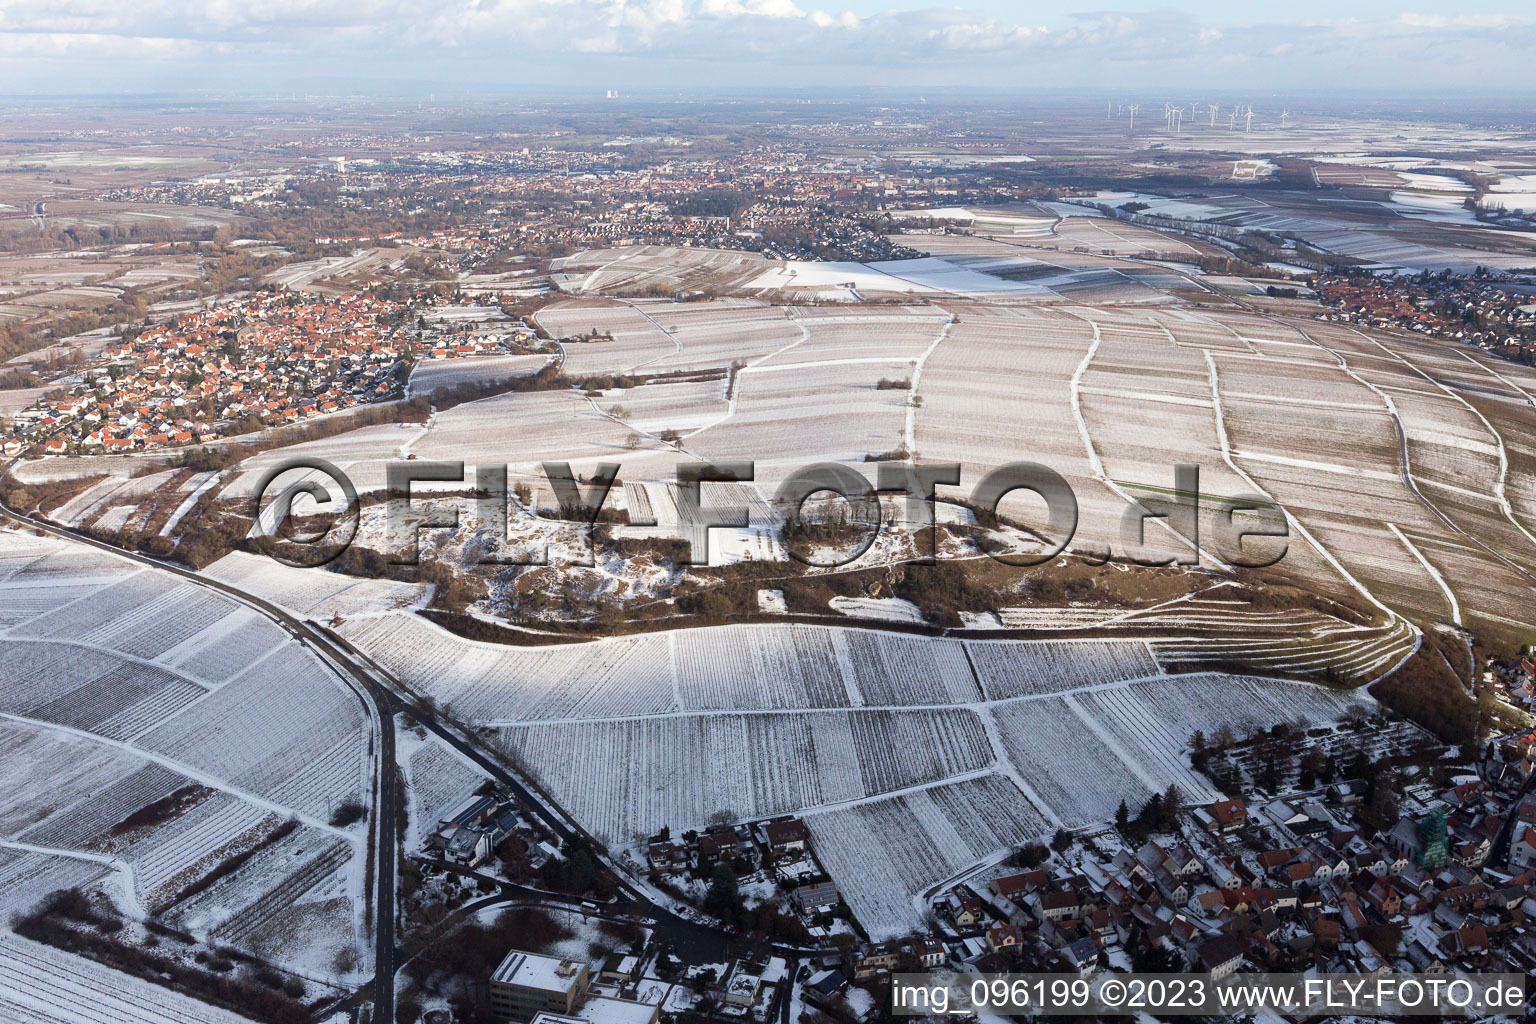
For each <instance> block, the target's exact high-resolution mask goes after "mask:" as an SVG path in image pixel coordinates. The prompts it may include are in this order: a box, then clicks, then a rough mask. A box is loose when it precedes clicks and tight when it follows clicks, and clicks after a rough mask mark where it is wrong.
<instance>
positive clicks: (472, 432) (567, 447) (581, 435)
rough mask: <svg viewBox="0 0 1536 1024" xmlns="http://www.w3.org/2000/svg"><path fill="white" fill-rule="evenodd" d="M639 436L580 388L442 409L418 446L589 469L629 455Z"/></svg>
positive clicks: (424, 452) (444, 454) (429, 455)
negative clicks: (633, 440)
mask: <svg viewBox="0 0 1536 1024" xmlns="http://www.w3.org/2000/svg"><path fill="white" fill-rule="evenodd" d="M567 372H574V371H571V370H570V369H569V368H568V369H567ZM610 372H611V371H610ZM633 436H634V434H633V431H631V430H630V429H629V428H628V427H626V426H624V425H623V424H622V423H620V422H618V421H616V420H613V419H611V418H609V417H608V416H605V415H603V413H601V412H600V411H598V410H597V409H595V408H593V406H592V405H591V404H589V403H588V402H587V400H586V399H585V398H583V397H582V396H581V395H580V394H577V393H574V392H569V391H536V392H522V393H517V392H514V393H511V394H505V395H497V396H495V397H493V398H487V399H484V400H482V401H479V402H469V403H466V404H464V405H460V406H456V407H454V408H452V409H449V410H448V411H447V412H444V413H441V414H439V416H438V417H437V424H436V425H435V426H434V427H433V428H432V430H431V431H430V432H429V433H428V434H427V435H426V436H425V437H423V438H422V439H421V440H420V441H419V442H417V444H416V446H415V447H414V448H413V449H412V451H413V452H414V453H415V454H416V455H417V456H418V457H419V458H422V459H427V460H434V459H435V460H442V461H453V462H464V463H467V464H468V465H472V466H476V465H507V464H510V465H516V466H520V467H535V468H536V467H537V464H538V463H539V462H541V461H545V460H555V461H560V462H569V463H571V465H572V466H573V467H578V468H581V469H589V468H590V465H589V464H590V463H596V462H599V461H605V462H624V461H626V460H625V457H624V456H625V454H626V453H627V452H628V451H629V448H628V446H627V445H626V443H625V442H626V440H627V439H629V438H630V437H633Z"/></svg>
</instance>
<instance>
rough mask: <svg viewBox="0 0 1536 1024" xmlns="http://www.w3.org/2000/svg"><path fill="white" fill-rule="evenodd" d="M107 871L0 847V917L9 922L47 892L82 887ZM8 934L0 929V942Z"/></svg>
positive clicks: (90, 863) (84, 863)
mask: <svg viewBox="0 0 1536 1024" xmlns="http://www.w3.org/2000/svg"><path fill="white" fill-rule="evenodd" d="M111 870H112V869H111V868H110V867H108V866H107V865H105V864H101V863H97V862H96V861H89V860H80V859H77V858H75V857H65V856H61V855H57V854H50V853H37V852H35V851H32V850H13V849H10V848H8V847H4V846H0V915H3V919H4V920H5V921H7V922H9V921H10V920H11V918H12V916H14V915H16V914H25V913H28V912H29V911H31V910H32V909H33V908H34V907H36V906H37V904H38V901H39V900H40V899H41V897H43V896H46V895H47V894H48V893H50V892H54V891H56V890H58V889H73V888H75V887H77V886H78V887H80V888H84V887H86V886H89V885H92V884H94V883H95V882H97V881H99V880H100V879H101V878H102V877H104V876H105V875H106V874H107V873H108V872H110V871H111ZM8 934H9V933H8V932H6V931H4V930H0V941H3V937H4V936H7V935H8Z"/></svg>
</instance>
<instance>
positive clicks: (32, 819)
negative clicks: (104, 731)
mask: <svg viewBox="0 0 1536 1024" xmlns="http://www.w3.org/2000/svg"><path fill="white" fill-rule="evenodd" d="M0 747H3V748H4V749H5V751H6V756H5V763H4V767H3V769H0V779H3V780H4V783H5V785H4V788H3V790H0V837H4V838H6V839H12V838H15V837H16V836H17V834H19V833H20V832H22V831H24V830H25V829H27V828H29V827H30V826H32V825H34V824H36V823H37V822H39V821H42V820H43V819H45V818H47V817H48V816H49V815H50V814H52V813H53V812H54V811H55V810H56V809H58V808H59V807H61V806H66V805H68V804H71V803H74V802H75V801H77V800H80V799H82V798H83V797H87V796H89V795H91V794H93V793H95V792H97V791H99V790H101V789H105V788H106V787H108V786H110V785H112V784H113V783H115V782H118V781H120V780H122V779H124V778H127V777H128V776H129V775H132V774H133V773H134V772H135V771H137V770H138V769H139V768H140V767H141V766H142V764H143V762H142V760H141V759H140V758H137V757H135V756H134V755H133V754H130V753H128V752H126V751H123V750H119V749H117V748H115V747H110V746H104V745H102V744H100V743H94V742H92V741H90V740H88V739H85V738H83V737H80V736H74V735H70V734H68V733H63V732H58V731H56V730H53V729H49V728H46V727H44V726H42V725H33V724H30V723H25V722H17V721H8V720H0Z"/></svg>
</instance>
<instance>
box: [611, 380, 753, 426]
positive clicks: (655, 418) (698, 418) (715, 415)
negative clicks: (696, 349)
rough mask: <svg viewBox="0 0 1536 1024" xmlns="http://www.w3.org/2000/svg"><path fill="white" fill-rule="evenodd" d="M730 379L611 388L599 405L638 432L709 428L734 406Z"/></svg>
mask: <svg viewBox="0 0 1536 1024" xmlns="http://www.w3.org/2000/svg"><path fill="white" fill-rule="evenodd" d="M726 388H727V381H726V378H725V377H724V376H723V375H722V376H721V377H718V378H715V379H706V380H684V381H679V382H676V383H671V382H666V383H658V384H642V385H641V386H640V387H637V388H630V389H628V390H614V391H609V392H607V393H606V394H604V396H603V397H602V398H601V399H598V400H597V404H598V406H599V408H601V409H602V410H603V411H604V412H605V413H607V414H608V415H610V416H613V417H615V418H617V419H621V420H623V421H624V422H625V423H627V424H629V425H630V426H631V427H633V428H634V429H635V430H636V431H639V432H641V433H645V434H660V433H661V432H662V431H664V430H675V431H678V432H679V433H688V432H690V431H694V430H698V429H700V428H702V427H706V426H708V425H710V424H711V423H714V422H715V421H716V420H719V419H720V418H721V417H723V416H725V415H726V413H727V412H728V411H729V409H730V403H729V401H728V400H727V398H726Z"/></svg>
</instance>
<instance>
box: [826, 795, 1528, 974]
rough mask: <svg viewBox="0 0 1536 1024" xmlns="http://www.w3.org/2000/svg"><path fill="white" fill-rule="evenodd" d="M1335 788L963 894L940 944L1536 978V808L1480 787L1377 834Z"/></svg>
mask: <svg viewBox="0 0 1536 1024" xmlns="http://www.w3.org/2000/svg"><path fill="white" fill-rule="evenodd" d="M1334 788H1335V789H1336V790H1338V791H1339V792H1338V793H1337V794H1331V796H1332V797H1333V798H1332V799H1325V800H1319V801H1317V802H1306V803H1299V802H1295V801H1287V800H1275V801H1273V802H1271V803H1269V804H1267V805H1264V806H1262V807H1259V808H1257V809H1256V810H1255V811H1253V812H1252V813H1250V811H1249V808H1248V807H1247V805H1246V804H1245V803H1244V802H1243V801H1241V800H1221V801H1217V802H1216V803H1213V804H1209V805H1205V806H1202V807H1197V808H1193V809H1192V810H1191V811H1190V813H1188V814H1187V815H1186V816H1185V817H1184V819H1183V820H1182V821H1181V822H1180V827H1179V829H1178V830H1177V831H1176V832H1174V833H1172V834H1167V835H1162V836H1155V837H1153V838H1152V839H1150V840H1148V841H1146V842H1145V843H1143V844H1142V845H1140V846H1139V847H1136V848H1132V847H1129V846H1126V847H1122V848H1120V849H1119V850H1118V851H1117V852H1115V853H1114V854H1113V855H1112V856H1092V855H1085V856H1083V857H1081V858H1079V859H1078V860H1077V862H1076V863H1074V864H1072V865H1070V866H1069V865H1067V864H1066V863H1065V862H1063V863H1061V864H1058V865H1055V866H1054V867H1053V866H1052V864H1054V862H1048V863H1047V864H1046V865H1045V866H1041V867H1038V868H1034V869H1031V870H1026V871H1020V872H1015V873H1011V874H1005V875H1002V876H1000V877H996V878H993V879H991V880H990V881H988V882H986V883H984V884H983V883H971V884H966V885H960V886H957V887H955V888H954V889H952V890H950V891H948V892H945V893H943V894H941V895H940V896H939V897H938V898H937V899H936V901H935V903H934V908H933V909H934V911H935V917H936V918H937V920H939V921H940V922H941V927H940V930H939V933H938V934H935V935H934V936H932V941H933V942H936V943H938V944H939V945H940V946H943V945H945V944H947V945H948V954H949V958H950V959H952V960H954V961H959V962H964V963H967V964H969V965H971V968H972V969H974V970H978V971H982V972H994V971H996V972H1004V971H1010V970H1071V971H1078V972H1081V973H1083V974H1090V973H1092V972H1094V971H1096V970H1099V969H1100V968H1101V967H1105V966H1111V965H1112V966H1115V967H1118V968H1122V969H1126V970H1129V969H1132V968H1133V967H1136V968H1140V969H1148V970H1172V971H1182V970H1192V971H1201V972H1209V973H1212V974H1214V975H1218V976H1222V975H1225V974H1229V973H1232V972H1234V971H1237V970H1253V971H1276V972H1282V971H1304V970H1308V969H1313V968H1315V969H1318V970H1322V971H1329V972H1361V973H1374V972H1377V971H1397V970H1401V971H1424V972H1437V971H1453V970H1469V971H1474V970H1475V971H1489V970H1508V971H1531V970H1533V969H1536V918H1533V915H1536V799H1532V800H1529V801H1523V802H1518V803H1517V804H1515V805H1514V807H1513V810H1511V809H1510V808H1511V805H1510V803H1509V802H1508V801H1506V800H1505V799H1504V798H1503V797H1502V796H1500V795H1499V794H1497V793H1496V792H1495V791H1494V790H1493V789H1492V788H1491V787H1489V786H1488V785H1487V784H1485V783H1484V782H1483V781H1481V780H1473V781H1468V782H1465V783H1462V784H1460V785H1457V786H1455V787H1454V788H1452V789H1449V790H1447V791H1445V792H1444V793H1441V794H1439V796H1438V798H1437V799H1435V800H1433V801H1432V802H1431V803H1430V805H1429V807H1430V809H1429V810H1428V811H1427V812H1425V813H1423V814H1420V815H1418V816H1416V817H1415V816H1403V817H1401V818H1399V819H1398V820H1397V821H1396V823H1395V824H1394V825H1393V826H1392V827H1391V828H1390V829H1387V830H1385V831H1378V830H1376V829H1373V828H1370V827H1369V826H1367V825H1365V824H1364V823H1363V822H1361V821H1360V820H1358V818H1357V811H1358V810H1359V809H1360V808H1361V801H1360V799H1359V790H1361V789H1363V787H1352V786H1350V785H1349V784H1347V783H1346V784H1341V785H1340V786H1338V787H1334ZM928 941H929V940H927V939H921V940H905V941H901V942H891V943H882V944H872V945H867V946H865V947H864V948H863V949H862V950H861V951H860V952H859V953H858V955H857V957H856V959H855V961H854V973H855V980H857V979H860V978H864V977H871V976H873V975H875V974H878V973H880V972H882V971H894V970H896V969H898V968H900V969H917V965H919V964H922V963H925V962H926V955H927V953H928V946H927V945H926V943H927V942H928ZM938 955H939V952H938V950H937V949H935V950H934V951H933V953H932V956H934V957H937V956H938Z"/></svg>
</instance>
